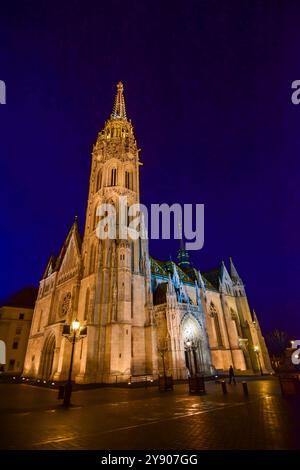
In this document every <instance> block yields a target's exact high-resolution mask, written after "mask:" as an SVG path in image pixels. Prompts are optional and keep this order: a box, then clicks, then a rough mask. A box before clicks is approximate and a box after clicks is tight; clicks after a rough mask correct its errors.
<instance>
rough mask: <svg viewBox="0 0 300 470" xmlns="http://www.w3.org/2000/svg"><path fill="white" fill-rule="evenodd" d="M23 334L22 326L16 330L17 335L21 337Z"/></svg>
mask: <svg viewBox="0 0 300 470" xmlns="http://www.w3.org/2000/svg"><path fill="white" fill-rule="evenodd" d="M21 333H22V327H21V326H17V328H16V335H20V334H21Z"/></svg>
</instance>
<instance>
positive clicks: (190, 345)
mask: <svg viewBox="0 0 300 470" xmlns="http://www.w3.org/2000/svg"><path fill="white" fill-rule="evenodd" d="M186 345H187V352H188V357H189V366H190V371H189V372H190V377H192V376H193V375H194V374H193V364H192V354H191V351H192V342H191V341H190V340H188V341H187V342H186Z"/></svg>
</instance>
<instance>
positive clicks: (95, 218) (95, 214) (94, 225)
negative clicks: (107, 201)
mask: <svg viewBox="0 0 300 470" xmlns="http://www.w3.org/2000/svg"><path fill="white" fill-rule="evenodd" d="M97 209H98V206H96V207H95V211H94V217H93V226H92V227H93V230H95V229H96V227H97V217H98V215H97Z"/></svg>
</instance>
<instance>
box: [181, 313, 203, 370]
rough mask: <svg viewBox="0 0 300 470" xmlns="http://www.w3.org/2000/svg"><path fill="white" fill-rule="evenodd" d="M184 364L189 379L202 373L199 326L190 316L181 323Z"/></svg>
mask: <svg viewBox="0 0 300 470" xmlns="http://www.w3.org/2000/svg"><path fill="white" fill-rule="evenodd" d="M182 335H183V342H184V355H185V364H186V367H187V369H188V371H189V375H190V377H193V376H195V375H202V374H203V373H204V363H203V352H202V342H201V330H200V326H199V324H198V322H197V320H195V319H194V318H193V317H192V316H188V317H186V318H185V319H184V321H183V323H182Z"/></svg>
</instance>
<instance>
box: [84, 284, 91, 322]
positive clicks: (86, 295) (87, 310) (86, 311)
mask: <svg viewBox="0 0 300 470" xmlns="http://www.w3.org/2000/svg"><path fill="white" fill-rule="evenodd" d="M89 306H90V289H89V288H88V289H87V291H86V294H85V306H84V318H83V319H84V320H87V319H88V312H89Z"/></svg>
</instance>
